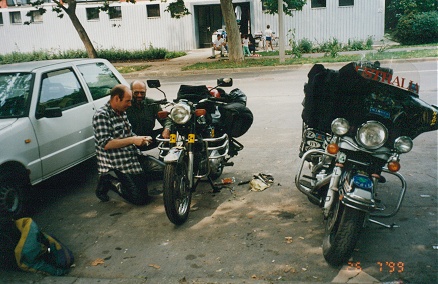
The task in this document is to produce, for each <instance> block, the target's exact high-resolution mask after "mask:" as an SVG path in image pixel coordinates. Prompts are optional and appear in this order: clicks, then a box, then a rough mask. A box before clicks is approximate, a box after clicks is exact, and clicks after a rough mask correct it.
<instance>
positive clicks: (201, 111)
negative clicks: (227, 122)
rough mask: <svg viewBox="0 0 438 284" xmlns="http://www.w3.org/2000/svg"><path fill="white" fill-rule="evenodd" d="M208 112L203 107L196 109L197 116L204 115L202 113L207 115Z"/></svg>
mask: <svg viewBox="0 0 438 284" xmlns="http://www.w3.org/2000/svg"><path fill="white" fill-rule="evenodd" d="M206 114H207V111H206V110H205V109H203V108H198V109H196V110H195V115H196V116H197V117H199V116H202V115H206Z"/></svg>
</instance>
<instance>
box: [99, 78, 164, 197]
mask: <svg viewBox="0 0 438 284" xmlns="http://www.w3.org/2000/svg"><path fill="white" fill-rule="evenodd" d="M131 102H132V92H131V90H130V89H129V88H128V87H127V86H125V85H117V86H115V87H114V88H113V89H112V90H111V92H110V100H109V102H108V103H106V104H105V105H104V106H103V107H102V108H100V109H99V110H97V111H96V113H95V114H94V116H93V128H94V141H95V145H96V156H97V168H98V171H99V182H98V185H97V188H96V196H97V197H98V198H99V199H100V200H101V201H103V202H105V201H108V200H109V197H108V194H107V193H108V191H109V189H113V190H114V191H116V192H117V193H118V194H119V195H121V196H122V197H123V198H125V199H126V200H128V201H129V202H131V203H134V204H145V203H146V202H147V200H148V190H147V180H146V176H145V169H147V165H148V164H150V160H151V159H153V158H152V157H150V156H143V155H142V153H141V152H140V150H139V149H138V148H137V147H142V146H147V145H149V144H150V143H151V141H152V137H150V136H137V135H135V133H133V132H132V128H131V124H130V123H129V121H128V117H127V116H126V110H127V109H128V108H129V107H130V106H131ZM154 160H156V159H154ZM158 163H160V162H159V161H158Z"/></svg>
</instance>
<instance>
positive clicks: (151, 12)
mask: <svg viewBox="0 0 438 284" xmlns="http://www.w3.org/2000/svg"><path fill="white" fill-rule="evenodd" d="M146 12H147V15H148V18H159V17H160V4H154V5H146Z"/></svg>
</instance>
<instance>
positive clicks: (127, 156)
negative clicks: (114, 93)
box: [93, 102, 143, 174]
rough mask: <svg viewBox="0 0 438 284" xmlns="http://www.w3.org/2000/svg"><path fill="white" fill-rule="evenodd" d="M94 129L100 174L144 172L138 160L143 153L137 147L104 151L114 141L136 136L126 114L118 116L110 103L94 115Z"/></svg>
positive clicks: (131, 146) (130, 146)
mask: <svg viewBox="0 0 438 284" xmlns="http://www.w3.org/2000/svg"><path fill="white" fill-rule="evenodd" d="M93 128H94V143H95V145H96V156H97V169H98V171H99V173H106V172H108V171H110V170H112V169H117V170H119V171H121V172H122V173H126V174H139V173H142V172H143V170H142V168H141V165H140V163H139V161H138V158H137V156H138V155H140V154H141V152H140V150H139V149H138V148H137V147H136V146H135V145H129V146H126V147H123V148H118V149H110V150H104V148H105V145H106V144H107V143H108V142H109V141H110V140H112V139H116V138H126V137H131V136H135V134H134V133H133V132H132V129H131V124H130V123H129V121H128V117H127V116H126V113H122V114H121V115H119V114H117V113H116V112H115V111H114V110H113V109H112V108H111V106H110V103H109V102H108V103H106V104H105V105H104V106H103V107H101V108H100V109H99V110H97V111H96V113H95V114H94V116H93Z"/></svg>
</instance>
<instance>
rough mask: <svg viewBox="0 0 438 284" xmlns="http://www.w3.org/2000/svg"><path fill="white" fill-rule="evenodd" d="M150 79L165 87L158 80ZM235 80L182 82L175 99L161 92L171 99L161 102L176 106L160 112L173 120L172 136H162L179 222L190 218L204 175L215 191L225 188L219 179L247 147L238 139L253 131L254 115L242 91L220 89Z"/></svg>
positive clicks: (171, 208)
mask: <svg viewBox="0 0 438 284" xmlns="http://www.w3.org/2000/svg"><path fill="white" fill-rule="evenodd" d="M147 84H148V86H149V88H156V89H158V90H159V91H161V90H160V89H159V87H161V84H160V82H159V81H158V80H148V81H147ZM232 85H233V80H232V79H231V78H221V79H218V80H217V86H216V87H213V88H208V87H207V86H205V85H200V86H189V85H181V86H180V88H179V90H178V94H177V98H176V99H175V100H174V101H173V102H168V101H167V98H166V94H165V93H164V92H163V91H161V92H162V93H163V94H164V97H165V98H164V100H162V101H161V102H160V103H162V104H166V105H167V107H168V108H169V107H170V111H166V110H164V111H161V112H159V117H160V118H167V119H171V120H172V122H173V126H172V129H171V133H170V137H169V139H165V138H163V137H161V135H159V136H158V137H157V141H159V145H158V149H159V150H160V159H162V160H163V161H164V163H165V168H164V178H163V200H164V207H165V210H166V215H167V217H168V218H169V220H170V221H171V222H172V223H174V224H175V225H181V224H183V223H184V222H185V221H186V220H187V218H188V215H189V212H190V204H191V200H192V193H193V192H194V191H195V190H196V187H197V186H198V184H199V182H200V181H201V180H205V179H207V181H208V182H209V183H210V185H211V187H212V189H213V192H218V191H220V189H221V188H222V187H221V186H218V185H216V184H214V180H216V179H218V178H219V177H220V176H221V175H222V172H223V169H224V167H225V166H233V162H230V161H229V160H230V159H231V158H232V157H234V156H236V155H237V154H238V152H239V151H241V150H242V149H243V145H242V144H240V143H239V142H238V141H237V140H236V139H235V138H237V137H240V136H241V135H243V134H244V133H246V132H247V131H248V129H249V128H250V126H251V124H252V122H253V115H252V113H251V111H250V110H249V109H248V108H247V107H246V99H247V98H246V95H245V94H244V93H243V92H242V91H241V90H239V89H234V90H232V91H231V92H230V93H226V92H225V91H224V90H223V89H222V88H219V87H231V86H232ZM165 108H166V107H165Z"/></svg>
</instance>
